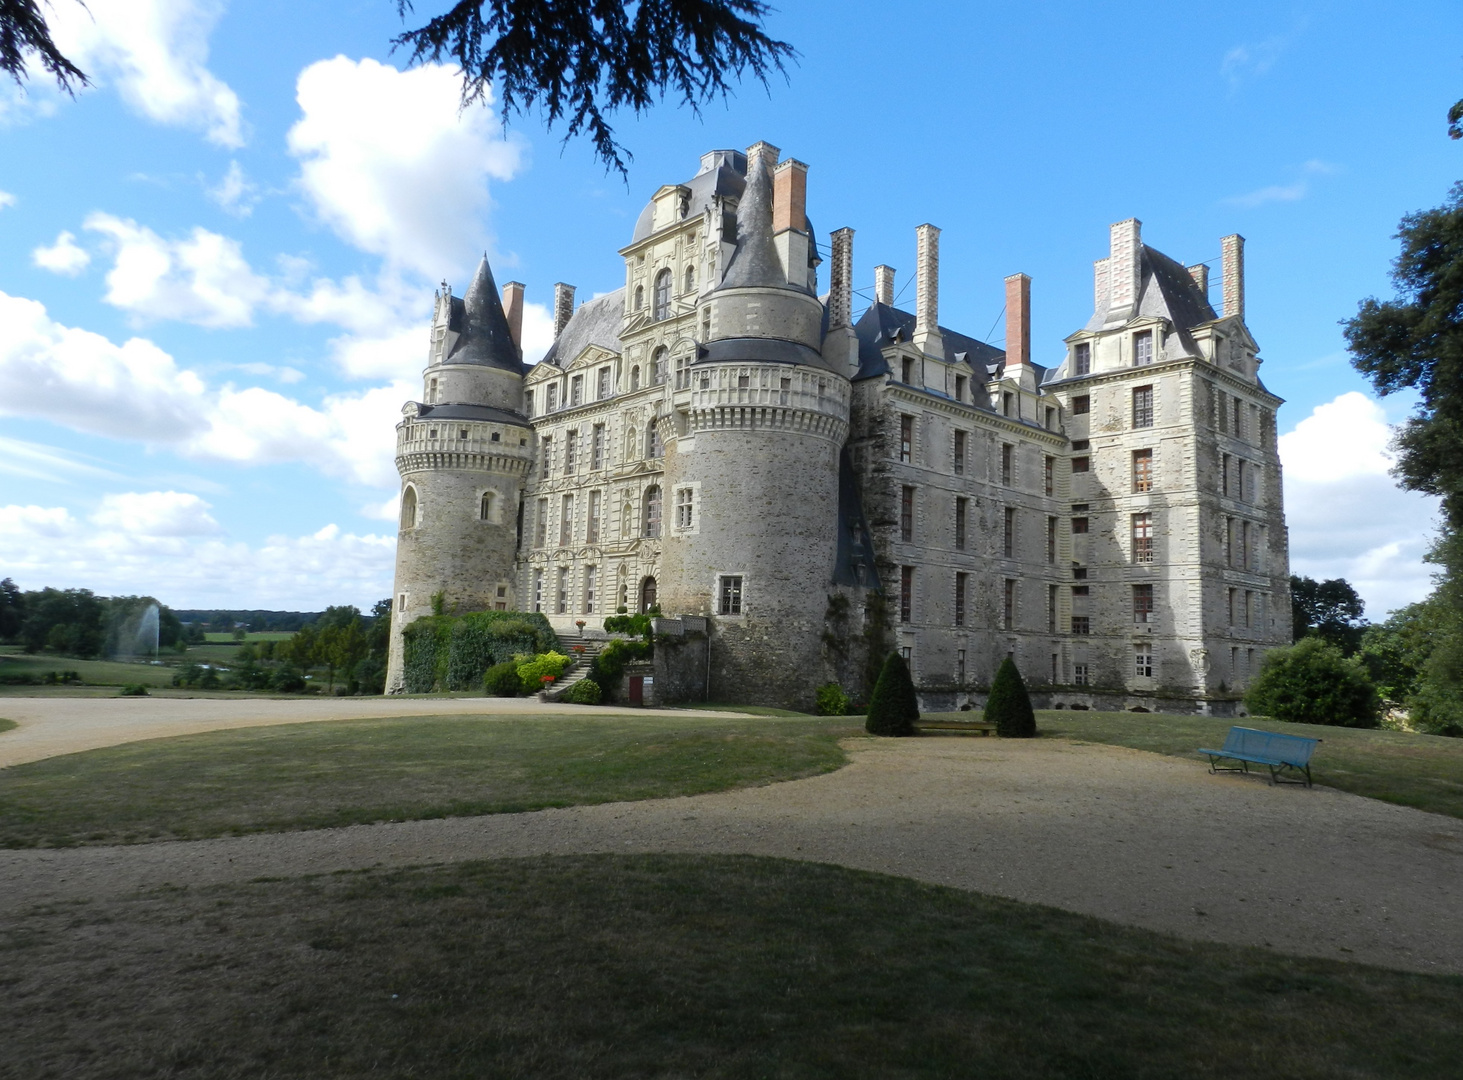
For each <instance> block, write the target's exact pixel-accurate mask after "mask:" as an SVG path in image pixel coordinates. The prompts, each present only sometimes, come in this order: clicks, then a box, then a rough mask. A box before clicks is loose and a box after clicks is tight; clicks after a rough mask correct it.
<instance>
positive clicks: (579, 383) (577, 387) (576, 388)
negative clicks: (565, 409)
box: [569, 375, 584, 405]
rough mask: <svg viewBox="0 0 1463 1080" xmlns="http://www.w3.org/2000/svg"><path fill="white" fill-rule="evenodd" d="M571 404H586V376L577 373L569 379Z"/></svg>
mask: <svg viewBox="0 0 1463 1080" xmlns="http://www.w3.org/2000/svg"><path fill="white" fill-rule="evenodd" d="M569 404H570V405H583V404H584V376H583V375H575V376H574V378H572V379H570V380H569Z"/></svg>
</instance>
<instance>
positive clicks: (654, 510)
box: [641, 486, 660, 538]
mask: <svg viewBox="0 0 1463 1080" xmlns="http://www.w3.org/2000/svg"><path fill="white" fill-rule="evenodd" d="M641 520H642V524H643V528H642V530H641V535H642V536H648V537H651V538H654V537H657V536H659V535H660V488H659V487H658V486H653V487H649V488H647V489H646V490H645V509H644V512H643V514H642V518H641Z"/></svg>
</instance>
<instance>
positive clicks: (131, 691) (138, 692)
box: [117, 682, 148, 697]
mask: <svg viewBox="0 0 1463 1080" xmlns="http://www.w3.org/2000/svg"><path fill="white" fill-rule="evenodd" d="M117 693H118V696H120V697H147V696H148V694H147V687H145V686H143V685H142V684H141V683H135V682H133V683H128V684H127V685H126V686H124V687H122V689H121V690H119V691H117Z"/></svg>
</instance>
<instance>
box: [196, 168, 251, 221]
mask: <svg viewBox="0 0 1463 1080" xmlns="http://www.w3.org/2000/svg"><path fill="white" fill-rule="evenodd" d="M207 191H208V197H209V198H210V199H212V200H213V201H214V202H216V203H218V205H219V206H220V207H222V208H223V210H224V212H225V213H228V214H232V215H234V216H235V217H241V218H245V217H248V216H249V215H250V214H252V213H253V212H254V207H255V206H257V205H258V204H259V198H260V196H259V185H258V184H256V183H254V182H253V181H252V180H250V179H249V178H248V177H247V176H246V175H245V174H244V170H243V168H242V167H241V166H240V165H239V163H238V162H237V161H231V162H229V171H228V172H226V173H224V175H223V178H222V179H221V180H219V182H218V183H217V184H216V185H214V186H213V187H211V188H208V189H207Z"/></svg>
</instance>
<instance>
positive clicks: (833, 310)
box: [828, 229, 853, 330]
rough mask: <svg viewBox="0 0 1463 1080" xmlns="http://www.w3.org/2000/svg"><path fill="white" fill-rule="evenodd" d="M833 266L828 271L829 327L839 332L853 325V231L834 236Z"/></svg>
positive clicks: (849, 230) (841, 230) (840, 230)
mask: <svg viewBox="0 0 1463 1080" xmlns="http://www.w3.org/2000/svg"><path fill="white" fill-rule="evenodd" d="M832 239H833V243H832V265H831V266H830V267H829V270H828V326H829V328H830V329H833V330H837V329H841V328H842V327H845V326H852V325H853V230H852V229H839V230H838V231H837V232H835V233H834V234H833V238H832Z"/></svg>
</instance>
